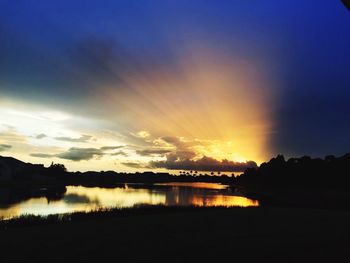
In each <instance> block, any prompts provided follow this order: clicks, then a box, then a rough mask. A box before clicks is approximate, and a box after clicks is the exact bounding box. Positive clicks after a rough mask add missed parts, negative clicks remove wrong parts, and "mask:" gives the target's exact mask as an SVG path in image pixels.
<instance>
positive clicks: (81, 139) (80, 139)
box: [55, 135, 92, 142]
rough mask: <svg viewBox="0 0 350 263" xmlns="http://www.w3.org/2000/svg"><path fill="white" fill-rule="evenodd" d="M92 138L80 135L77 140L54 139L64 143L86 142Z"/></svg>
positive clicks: (67, 138)
mask: <svg viewBox="0 0 350 263" xmlns="http://www.w3.org/2000/svg"><path fill="white" fill-rule="evenodd" d="M91 138H92V136H90V135H82V136H80V137H79V138H71V137H55V139H56V140H58V141H65V142H88V141H89V140H90V139H91Z"/></svg>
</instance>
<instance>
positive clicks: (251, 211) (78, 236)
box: [0, 206, 350, 262]
mask: <svg viewBox="0 0 350 263" xmlns="http://www.w3.org/2000/svg"><path fill="white" fill-rule="evenodd" d="M348 222H350V212H349V211H339V210H321V209H302V208H276V207H258V208H256V207H251V208H222V207H212V208H203V207H164V206H155V207H149V206H141V207H138V208H136V209H111V210H100V211H94V212H92V213H73V214H66V215H53V216H48V217H45V218H42V217H32V216H24V217H20V218H16V219H12V220H8V221H3V222H1V224H2V229H0V237H1V238H0V253H1V256H2V258H10V259H11V262H13V261H17V260H30V261H36V260H37V261H41V260H47V261H51V262H62V261H66V260H69V261H73V260H74V261H77V260H78V261H82V260H89V261H96V262H112V261H113V262H114V261H115V262H139V261H145V262H154V261H162V262H201V261H205V262H208V261H213V262H221V261H230V262H235V261H243V262H257V261H260V262H272V261H274V262H338V261H341V259H342V258H343V257H348V256H349V245H350V226H349V223H348ZM4 226H5V227H4ZM8 262H10V261H8Z"/></svg>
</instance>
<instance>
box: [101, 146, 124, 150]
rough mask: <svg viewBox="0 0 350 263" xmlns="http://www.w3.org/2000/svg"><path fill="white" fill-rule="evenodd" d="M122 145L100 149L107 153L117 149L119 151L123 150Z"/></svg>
mask: <svg viewBox="0 0 350 263" xmlns="http://www.w3.org/2000/svg"><path fill="white" fill-rule="evenodd" d="M123 147H124V145H119V146H103V147H101V148H100V149H101V150H102V151H109V150H117V149H120V148H123Z"/></svg>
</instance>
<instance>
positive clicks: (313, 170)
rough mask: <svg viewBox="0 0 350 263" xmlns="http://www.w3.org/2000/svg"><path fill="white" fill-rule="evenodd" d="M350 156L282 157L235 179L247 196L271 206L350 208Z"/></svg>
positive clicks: (273, 159)
mask: <svg viewBox="0 0 350 263" xmlns="http://www.w3.org/2000/svg"><path fill="white" fill-rule="evenodd" d="M349 183H350V154H345V155H344V156H341V157H335V156H333V155H329V156H326V157H325V158H324V159H321V158H314V159H313V158H310V157H309V156H304V157H301V158H290V159H288V160H287V161H286V160H285V158H284V156H283V155H278V156H277V157H275V158H272V159H271V160H270V161H269V162H267V163H262V164H261V165H260V167H259V168H256V169H247V170H246V171H245V172H244V173H243V174H242V175H241V176H239V177H237V178H236V180H235V183H234V184H235V185H237V186H239V187H241V189H242V191H245V192H246V194H247V195H250V196H259V199H260V200H262V201H265V203H269V204H281V205H296V206H318V207H322V208H324V207H327V208H330V207H333V208H334V207H336V208H346V209H350V190H349Z"/></svg>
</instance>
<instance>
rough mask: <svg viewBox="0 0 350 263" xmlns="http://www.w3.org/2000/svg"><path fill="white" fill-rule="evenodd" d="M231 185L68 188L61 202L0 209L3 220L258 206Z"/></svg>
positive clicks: (40, 201) (25, 203)
mask: <svg viewBox="0 0 350 263" xmlns="http://www.w3.org/2000/svg"><path fill="white" fill-rule="evenodd" d="M233 194H234V193H233V192H231V190H230V189H228V186H226V185H221V184H214V183H165V184H156V185H154V186H151V187H150V186H146V185H143V184H125V185H124V187H120V188H99V187H92V188H87V187H83V186H68V187H67V192H66V193H65V195H64V197H63V198H62V199H61V200H57V201H48V200H47V199H46V198H45V197H42V198H32V199H29V200H26V201H23V202H21V203H18V204H15V205H12V206H10V207H6V208H0V218H11V217H16V216H20V215H24V214H34V215H49V214H57V213H70V212H75V211H91V210H94V209H98V208H108V207H119V208H122V207H133V206H135V205H139V204H149V205H158V204H162V205H169V206H173V205H181V206H187V205H196V206H227V207H231V206H241V207H246V206H258V205H259V203H258V201H256V200H251V199H248V198H245V197H241V196H234V195H233Z"/></svg>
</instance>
